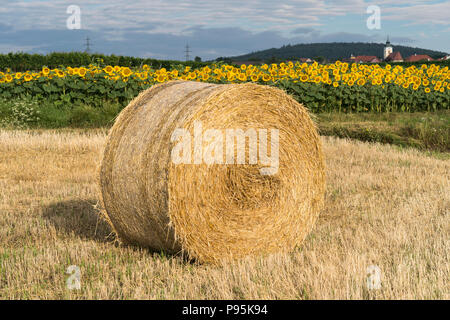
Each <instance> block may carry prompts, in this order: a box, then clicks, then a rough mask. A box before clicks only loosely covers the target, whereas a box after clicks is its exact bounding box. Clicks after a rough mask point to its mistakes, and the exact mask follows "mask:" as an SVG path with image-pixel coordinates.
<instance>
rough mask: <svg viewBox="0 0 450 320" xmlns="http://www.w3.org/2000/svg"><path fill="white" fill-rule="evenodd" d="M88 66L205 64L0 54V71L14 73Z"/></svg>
mask: <svg viewBox="0 0 450 320" xmlns="http://www.w3.org/2000/svg"><path fill="white" fill-rule="evenodd" d="M90 64H99V65H102V66H103V65H114V66H115V65H117V66H123V67H139V66H142V65H144V64H147V65H148V66H150V67H153V68H158V69H159V68H167V69H170V68H171V67H172V66H173V65H175V64H182V65H183V66H190V67H192V68H198V67H203V66H205V65H207V64H208V63H206V62H201V61H187V62H180V61H174V60H156V59H150V58H136V57H127V56H116V55H103V54H89V53H85V52H52V53H49V54H47V55H41V54H29V53H23V52H19V53H8V54H0V71H6V70H7V69H11V71H14V72H24V71H28V70H34V71H37V70H41V69H42V66H47V67H49V68H51V69H53V68H59V67H62V66H64V67H80V66H88V65H90Z"/></svg>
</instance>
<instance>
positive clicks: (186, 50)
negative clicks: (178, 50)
mask: <svg viewBox="0 0 450 320" xmlns="http://www.w3.org/2000/svg"><path fill="white" fill-rule="evenodd" d="M190 53H191V51H190V50H189V44H186V48H185V50H184V54H185V56H184V57H185V58H186V61H189V60H190V59H191V58H190V56H189V54H190Z"/></svg>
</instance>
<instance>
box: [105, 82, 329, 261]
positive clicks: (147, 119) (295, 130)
mask: <svg viewBox="0 0 450 320" xmlns="http://www.w3.org/2000/svg"><path fill="white" fill-rule="evenodd" d="M194 121H201V123H202V125H203V130H207V129H219V130H225V129H235V128H240V129H243V130H247V129H249V128H254V129H278V130H279V169H278V172H277V173H276V174H274V175H262V174H261V173H260V171H259V169H260V168H261V167H262V165H261V163H260V162H258V164H243V165H242V164H241V165H232V164H223V165H222V164H213V165H207V164H174V163H173V162H172V161H171V150H172V148H173V146H174V142H171V135H172V133H173V132H174V130H175V129H177V128H185V129H187V130H189V132H193V126H194ZM246 146H247V147H248V144H246ZM269 151H270V150H269ZM249 152H250V150H248V149H247V150H246V154H247V156H248V154H249ZM324 181H325V177H324V161H323V157H322V150H321V144H320V140H319V136H318V134H317V131H316V128H315V125H314V123H313V122H312V121H311V119H310V117H309V115H308V113H307V110H306V109H305V108H304V107H303V106H302V105H301V104H299V103H298V102H296V101H295V100H293V99H292V98H291V97H289V96H288V95H286V94H285V93H284V92H283V91H281V90H279V89H275V88H271V87H267V86H264V87H263V86H259V85H255V84H241V85H214V84H206V83H198V82H183V81H175V82H169V83H165V84H162V85H157V86H154V87H152V88H150V89H148V90H147V91H145V92H143V93H141V94H140V95H139V96H138V97H137V98H136V99H134V100H133V101H132V102H131V103H130V105H129V106H128V107H127V108H126V109H124V111H123V112H122V113H121V114H120V115H119V117H118V119H117V120H116V123H115V124H114V126H113V128H112V129H111V131H110V134H109V136H108V139H107V145H106V148H105V152H104V155H103V160H102V164H101V168H100V188H101V192H102V198H103V203H104V207H105V216H106V218H107V220H108V222H109V223H110V224H111V226H112V227H113V228H114V230H115V231H116V233H117V234H118V236H119V238H120V239H121V240H122V241H124V242H125V243H131V244H137V245H141V246H145V247H150V248H153V249H157V250H164V251H166V252H172V253H176V252H180V251H182V252H186V253H187V254H188V255H189V257H191V258H195V259H197V260H198V261H201V262H217V261H218V260H222V259H223V258H240V257H243V256H247V255H252V254H261V253H270V252H275V251H285V250H291V249H293V248H294V247H295V246H297V245H299V244H300V243H301V242H302V241H303V240H304V238H305V236H306V235H307V234H308V233H309V231H310V230H311V228H312V226H313V224H314V222H315V220H316V218H317V216H318V213H319V211H320V209H321V207H322V203H323V195H324V189H325V186H324V184H325V182H324Z"/></svg>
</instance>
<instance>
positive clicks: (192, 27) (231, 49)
mask: <svg viewBox="0 0 450 320" xmlns="http://www.w3.org/2000/svg"><path fill="white" fill-rule="evenodd" d="M69 5H77V6H79V7H80V9H81V29H79V30H69V29H68V28H67V26H66V20H67V19H68V18H69V16H70V14H67V13H66V10H67V7H68V6H69ZM369 5H377V6H379V8H380V12H381V28H380V29H374V30H369V29H368V28H367V24H366V20H367V18H368V17H369V16H370V14H368V13H366V10H367V7H368V6H369ZM449 13H450V1H420V0H419V1H414V0H411V1H405V0H395V1H394V0H380V1H363V0H279V1H273V0H270V1H266V0H239V1H238V0H209V1H204V0H191V1H184V0H146V1H144V0H128V1H124V0H108V1H104V0H92V1H86V0H70V1H65V0H53V1H48V0H19V1H10V0H0V18H1V19H0V52H2V53H6V52H15V51H24V52H34V53H48V52H52V51H74V50H76V51H80V50H84V41H85V40H84V39H85V38H86V36H89V37H90V38H91V39H92V44H93V47H92V51H95V52H99V53H106V54H112V53H114V54H122V55H132V56H140V57H152V58H157V59H183V58H184V53H183V50H184V46H185V45H186V43H189V45H190V46H191V50H192V56H200V57H202V58H203V59H204V60H207V59H214V58H217V57H219V56H232V55H239V54H244V53H248V52H251V51H256V50H262V49H267V48H272V47H280V46H282V45H285V44H289V43H290V44H297V43H311V42H334V41H336V42H341V41H345V42H357V41H362V42H384V41H385V39H386V36H387V35H389V36H390V38H391V42H392V43H393V44H394V45H395V44H402V45H408V46H413V47H421V48H428V49H434V50H439V51H443V52H450V23H449V21H450V19H449V18H448V17H449ZM380 56H381V53H380Z"/></svg>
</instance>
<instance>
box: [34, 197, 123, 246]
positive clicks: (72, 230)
mask: <svg viewBox="0 0 450 320" xmlns="http://www.w3.org/2000/svg"><path fill="white" fill-rule="evenodd" d="M96 204H97V201H96V200H93V199H89V200H83V199H79V200H78V199H77V200H67V201H61V202H56V203H52V204H50V205H48V206H46V207H44V209H43V213H42V215H43V217H44V218H45V219H47V220H48V221H49V222H50V223H51V224H53V226H54V227H55V229H56V230H57V231H58V232H62V233H66V234H69V235H72V234H73V235H75V236H77V237H80V238H82V239H86V240H95V241H99V242H111V241H114V240H115V236H114V232H113V231H112V229H111V227H110V226H109V224H108V223H106V221H104V220H103V219H102V218H101V217H100V215H99V212H98V209H96V207H95V206H96Z"/></svg>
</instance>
